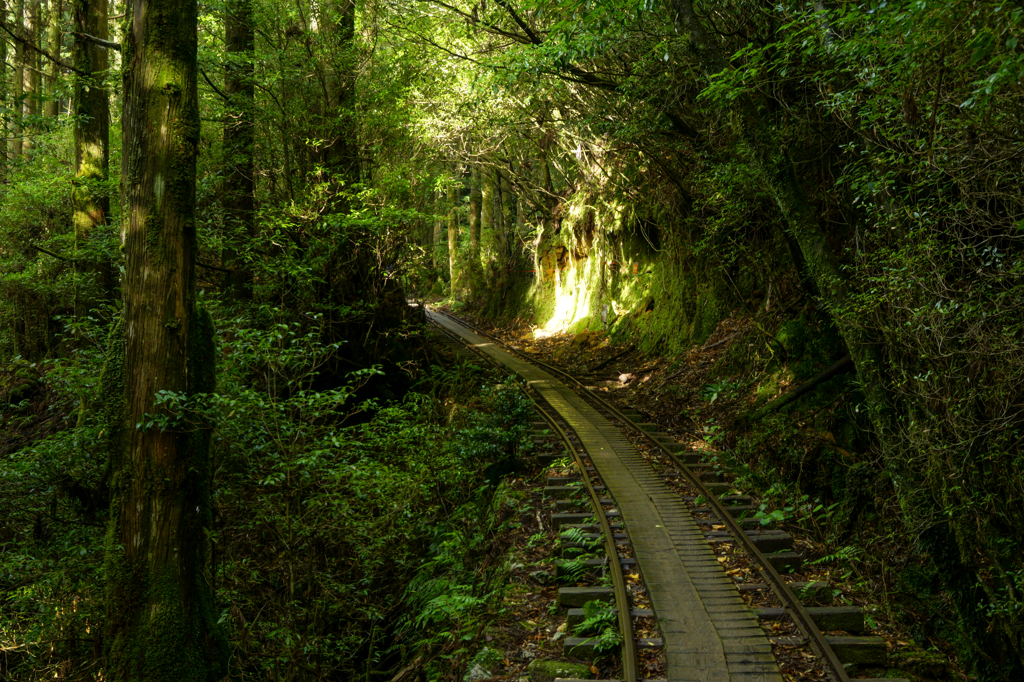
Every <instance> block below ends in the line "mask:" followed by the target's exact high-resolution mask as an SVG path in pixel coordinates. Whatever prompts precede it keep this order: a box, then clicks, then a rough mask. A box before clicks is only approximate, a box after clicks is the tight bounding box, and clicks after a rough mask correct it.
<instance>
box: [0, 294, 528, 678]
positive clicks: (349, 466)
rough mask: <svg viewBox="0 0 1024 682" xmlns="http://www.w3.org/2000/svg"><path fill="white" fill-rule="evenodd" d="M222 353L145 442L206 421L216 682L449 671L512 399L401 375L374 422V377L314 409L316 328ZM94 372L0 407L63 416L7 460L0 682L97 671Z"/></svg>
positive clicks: (482, 577) (325, 395) (62, 375)
mask: <svg viewBox="0 0 1024 682" xmlns="http://www.w3.org/2000/svg"><path fill="white" fill-rule="evenodd" d="M271 313H272V311H271ZM271 317H273V315H271ZM221 337H222V339H221V345H220V351H221V358H222V359H221V361H220V367H219V382H218V390H217V392H216V393H215V394H210V395H199V396H190V397H183V396H178V395H174V394H163V395H162V396H161V403H162V408H163V411H162V412H161V414H160V415H153V417H152V424H153V425H156V426H159V427H161V428H165V429H174V430H183V429H190V428H200V427H201V426H200V425H201V424H203V423H205V420H206V419H207V418H208V417H211V416H212V417H214V419H215V424H216V426H215V427H214V431H213V434H212V435H213V440H214V444H215V447H214V460H213V464H212V466H213V469H214V472H213V474H214V476H213V480H214V493H213V503H214V527H213V529H212V530H211V532H210V533H209V537H208V540H209V543H210V549H211V551H210V556H211V558H212V560H211V566H210V570H209V580H211V581H212V583H213V585H214V588H215V591H216V599H217V604H218V606H219V607H220V609H221V617H220V623H221V626H222V627H223V628H224V629H225V631H226V632H227V634H228V637H229V640H230V642H231V646H232V657H231V664H230V666H231V667H230V676H231V678H232V679H237V680H326V679H354V678H357V677H358V678H359V679H366V680H374V679H390V677H391V676H393V674H394V671H395V670H396V668H397V667H398V666H401V665H404V664H405V663H406V662H407V661H408V660H409V659H410V658H412V657H414V656H416V655H419V656H420V657H421V658H422V659H423V660H425V661H426V663H428V664H430V665H434V666H442V667H443V666H444V665H446V664H444V663H443V662H444V661H445V660H448V659H450V658H452V657H457V656H458V655H459V654H461V653H462V651H463V648H464V646H465V643H466V641H468V640H467V639H466V638H467V637H468V638H469V640H471V639H472V634H471V632H470V630H471V629H472V627H471V626H475V624H477V623H479V622H480V618H481V617H482V615H483V614H484V613H485V612H486V607H487V605H488V603H489V600H490V598H491V595H492V593H493V591H494V590H495V588H496V586H497V585H498V584H499V582H500V581H497V580H495V578H496V576H498V575H499V574H500V571H501V570H502V569H501V562H495V561H490V562H488V561H485V559H486V557H487V556H489V555H490V554H489V553H492V552H495V551H496V550H495V543H496V542H497V541H498V539H499V537H500V531H501V528H502V525H501V523H500V522H499V521H498V516H497V514H495V513H493V512H494V511H495V510H496V509H498V508H500V507H503V506H507V505H512V504H514V501H511V500H508V499H506V496H505V495H503V494H502V493H501V492H500V491H501V490H502V488H501V487H500V486H499V485H497V484H498V483H499V478H500V475H501V474H502V473H506V472H508V471H512V470H514V469H515V467H516V462H517V460H518V457H519V451H520V448H521V447H522V446H523V445H524V444H525V443H526V442H527V440H526V433H527V427H526V423H527V418H528V414H529V409H528V403H527V402H526V400H525V398H524V397H522V395H521V394H520V392H519V391H518V390H517V389H516V388H515V387H514V386H512V385H511V384H509V383H508V382H506V383H504V384H502V383H493V382H492V381H491V379H489V378H488V377H487V375H486V374H485V373H484V372H483V371H482V370H480V369H479V368H477V367H475V366H471V365H459V366H456V367H454V368H451V369H444V368H441V367H438V366H433V367H429V368H424V367H421V366H412V365H410V366H409V371H410V372H411V373H413V375H414V380H415V381H416V384H415V387H414V389H413V390H412V391H410V392H408V393H407V394H406V397H405V398H404V399H403V400H401V401H393V402H390V403H379V402H374V401H368V400H357V399H356V398H355V395H356V392H357V390H358V389H359V386H360V384H361V383H362V382H365V381H366V380H368V379H369V378H371V377H373V376H375V375H376V374H377V373H378V372H379V370H378V369H377V368H374V367H370V368H366V369H361V370H356V371H353V372H350V373H349V375H348V378H347V381H346V383H344V384H343V385H341V386H339V387H336V388H331V389H320V390H316V389H315V386H316V382H317V376H318V369H319V368H320V367H323V366H325V364H330V363H332V362H334V361H335V360H337V355H338V354H340V353H342V352H344V344H338V343H334V344H324V343H322V342H321V341H320V338H321V334H320V333H319V331H318V329H317V320H316V318H315V317H313V318H311V319H310V320H307V321H306V323H304V324H298V323H293V322H282V323H278V324H271V325H266V326H265V327H264V328H262V329H253V328H252V327H250V326H247V325H246V323H245V320H243V319H237V320H226V321H222V323H221ZM102 360H103V357H102V354H100V353H93V354H91V355H85V356H83V357H82V358H79V359H77V360H76V363H77V364H75V365H73V366H72V365H70V364H69V365H67V366H64V365H61V366H58V368H57V369H56V370H51V371H50V372H49V373H48V374H47V375H46V378H45V380H44V381H45V386H46V390H47V391H48V392H49V393H48V394H47V395H50V398H49V399H48V401H47V402H46V403H45V404H43V403H40V405H42V407H39V406H38V405H37V406H36V407H32V405H31V404H30V403H31V401H27V400H26V401H24V403H23V404H21V403H19V405H18V406H15V407H11V406H9V405H5V406H4V408H3V409H4V410H5V412H10V411H11V410H31V409H42V410H43V411H46V410H50V409H52V410H54V411H60V412H61V413H62V414H64V415H65V416H69V417H71V418H69V419H66V420H64V421H63V422H62V424H61V426H62V427H65V428H60V429H51V431H52V433H49V434H44V435H43V437H41V438H37V439H36V440H35V442H34V443H32V444H31V445H29V446H26V447H22V448H19V449H16V450H11V451H5V452H4V456H5V459H6V460H7V461H6V462H5V463H4V467H3V469H0V595H2V601H0V648H2V650H3V652H4V655H3V656H2V657H0V678H3V679H11V680H30V679H39V678H42V677H47V678H57V679H86V678H89V679H91V678H93V677H94V676H95V675H97V674H100V673H101V671H102V660H103V659H102V656H103V645H104V643H103V632H104V605H103V575H102V564H103V562H102V546H103V536H104V526H105V520H106V516H107V504H108V500H107V497H106V494H105V489H106V482H105V476H106V474H105V470H106V456H105V453H103V452H102V451H101V450H100V449H99V448H98V447H97V445H96V444H97V443H100V442H102V433H101V432H100V431H101V428H102V427H101V426H99V419H98V418H96V417H95V416H94V414H93V413H94V412H96V410H95V409H94V408H93V407H92V406H93V405H95V398H96V396H95V393H94V388H93V386H92V385H91V382H90V381H88V380H87V377H89V376H95V375H98V372H99V367H100V365H101V364H102ZM485 383H486V384H490V385H488V386H486V387H483V384H485ZM463 391H468V393H464V392H463ZM83 405H84V406H85V408H84V409H81V406H83ZM79 412H81V418H79V414H78V413H79ZM494 467H498V468H499V471H497V472H495V471H494ZM494 556H497V555H496V554H495V555H494ZM492 559H493V556H492ZM431 662H432V663H431Z"/></svg>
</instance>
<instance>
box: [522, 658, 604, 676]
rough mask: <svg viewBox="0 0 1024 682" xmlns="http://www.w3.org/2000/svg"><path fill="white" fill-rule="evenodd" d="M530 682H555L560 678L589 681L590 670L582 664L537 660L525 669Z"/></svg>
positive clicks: (548, 659) (546, 659)
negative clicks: (528, 674)
mask: <svg viewBox="0 0 1024 682" xmlns="http://www.w3.org/2000/svg"><path fill="white" fill-rule="evenodd" d="M527 670H528V671H529V673H530V681H531V682H555V679H556V678H559V677H562V678H565V679H571V680H589V679H590V668H589V667H587V666H586V665H584V664H582V663H567V662H565V661H554V660H551V659H550V658H537V659H535V660H534V661H533V662H531V663H530V665H529V666H528V667H527Z"/></svg>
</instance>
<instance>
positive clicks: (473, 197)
mask: <svg viewBox="0 0 1024 682" xmlns="http://www.w3.org/2000/svg"><path fill="white" fill-rule="evenodd" d="M481 194H482V193H481V192H480V169H479V168H477V167H476V166H475V165H474V166H472V168H471V170H470V177H469V262H470V264H471V268H478V267H479V265H480V219H481V215H480V214H481Z"/></svg>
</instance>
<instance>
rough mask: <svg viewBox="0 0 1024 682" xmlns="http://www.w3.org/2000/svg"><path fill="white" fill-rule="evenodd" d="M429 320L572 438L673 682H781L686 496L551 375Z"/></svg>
mask: <svg viewBox="0 0 1024 682" xmlns="http://www.w3.org/2000/svg"><path fill="white" fill-rule="evenodd" d="M426 315H427V317H428V319H429V320H430V321H431V322H433V323H434V324H437V325H439V326H441V327H443V328H444V329H446V330H447V331H448V332H450V333H452V334H454V335H456V336H458V337H460V338H461V339H462V340H463V342H464V343H466V344H467V345H470V346H473V347H475V348H476V349H477V350H478V351H479V352H481V353H483V354H484V355H486V356H488V357H490V358H491V359H492V360H494V361H495V362H497V363H499V364H501V365H504V366H505V367H507V368H508V369H509V370H510V371H512V372H514V373H515V374H517V375H518V376H520V377H521V378H522V379H524V380H525V381H527V382H528V383H529V385H530V387H531V388H533V389H534V390H535V391H537V393H538V394H540V396H541V397H542V398H543V399H544V400H546V401H547V403H548V404H549V405H550V406H551V407H552V408H553V409H554V410H556V411H557V412H558V413H559V415H560V416H561V417H562V418H563V419H564V420H565V421H566V422H567V423H568V424H569V425H570V426H571V427H572V428H573V429H574V430H575V432H576V434H577V436H578V437H579V439H580V441H581V442H582V444H583V446H584V447H585V448H586V450H587V452H589V453H590V457H591V460H592V462H593V463H594V466H595V467H596V468H597V470H598V472H599V474H600V475H601V477H602V479H603V480H604V483H605V485H606V486H607V487H608V490H609V492H610V493H611V494H612V496H613V497H614V499H615V501H616V503H617V504H618V505H619V509H620V510H621V513H622V520H623V522H624V523H625V526H626V528H627V529H628V531H629V537H630V541H631V542H632V545H633V551H634V553H635V555H636V559H637V562H638V564H639V566H640V570H641V572H642V574H643V577H644V582H645V583H646V585H647V590H648V595H649V596H650V599H651V602H652V604H653V607H654V612H655V615H656V617H657V619H658V624H659V626H660V628H661V631H662V637H663V639H664V643H665V654H666V657H667V661H668V679H669V680H670V681H671V682H782V676H781V675H780V673H779V669H778V665H777V664H776V662H775V658H774V657H773V656H772V651H771V645H770V644H769V642H768V639H767V638H766V636H765V635H764V633H763V631H762V630H761V627H760V626H759V625H758V622H757V620H756V618H755V617H754V615H753V613H752V612H751V610H750V609H749V608H748V607H747V606H746V604H745V603H744V602H743V599H742V598H741V597H740V596H739V593H738V592H737V590H736V588H735V587H734V586H733V584H732V582H731V581H730V580H729V578H728V576H726V575H725V572H724V570H723V569H722V567H721V566H720V565H719V563H718V560H717V558H716V556H715V553H714V552H713V551H712V549H711V547H710V546H709V545H708V542H707V539H706V538H705V537H704V534H703V533H702V532H701V530H700V528H699V526H698V525H697V523H696V522H695V521H694V520H693V517H692V516H691V515H690V513H689V511H688V510H687V509H686V507H685V505H684V503H683V501H682V500H681V499H680V498H679V495H678V494H677V493H675V492H674V491H672V490H671V489H670V488H669V487H668V486H667V485H665V483H664V482H663V480H662V478H661V476H660V475H658V474H657V473H655V472H654V470H653V469H652V468H651V467H650V465H649V464H647V462H646V461H645V460H644V459H643V458H642V457H641V456H640V454H639V452H638V451H637V449H636V448H635V447H634V446H633V444H632V443H630V442H629V440H627V438H626V437H625V436H624V435H622V433H621V431H620V430H619V428H618V427H617V426H615V425H613V424H612V423H611V422H610V421H608V420H607V419H606V418H605V417H604V416H603V415H601V414H600V413H599V412H598V411H597V410H596V409H594V408H593V407H591V406H590V405H588V404H587V403H586V402H584V401H583V399H582V398H580V397H579V396H578V395H576V394H575V393H574V392H573V391H572V390H571V389H570V388H569V387H568V386H566V385H565V384H564V383H563V382H561V381H560V380H559V379H557V378H556V377H555V376H554V375H552V374H550V373H548V372H546V371H544V370H543V369H540V368H538V367H536V366H534V365H532V364H530V363H528V362H526V361H524V360H522V359H520V358H518V357H516V356H514V355H512V354H511V353H509V352H507V351H505V350H503V349H501V348H499V347H498V346H497V345H495V344H494V343H492V342H491V341H490V340H489V339H486V338H484V337H483V336H480V335H478V334H476V333H474V332H472V331H470V330H469V329H467V328H466V327H463V326H462V325H459V324H457V323H456V322H454V321H452V320H450V319H448V318H447V317H444V316H442V315H438V314H434V313H431V312H430V311H427V312H426Z"/></svg>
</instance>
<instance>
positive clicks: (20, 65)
mask: <svg viewBox="0 0 1024 682" xmlns="http://www.w3.org/2000/svg"><path fill="white" fill-rule="evenodd" d="M24 28H25V0H16V2H15V3H14V29H15V31H17V33H18V35H24ZM24 94H25V45H24V44H23V43H22V42H21V41H20V40H16V41H15V42H14V69H13V73H12V78H11V100H12V101H13V106H12V107H11V110H12V111H13V112H14V115H13V117H12V118H13V120H12V124H11V138H10V145H9V147H8V149H9V150H10V154H11V157H12V158H14V159H16V158H18V157H19V156H21V152H22V147H23V144H22V142H23V139H22V124H23V122H22V117H23V116H24V112H25V105H24V100H23V99H22V96H23V95H24Z"/></svg>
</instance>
